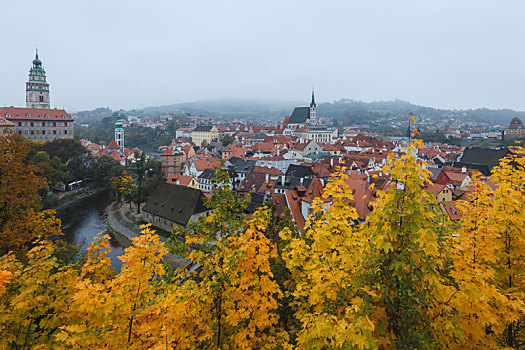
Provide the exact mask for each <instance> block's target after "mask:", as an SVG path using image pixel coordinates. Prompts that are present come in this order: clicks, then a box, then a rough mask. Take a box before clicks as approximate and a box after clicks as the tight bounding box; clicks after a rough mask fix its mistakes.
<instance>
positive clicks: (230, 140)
mask: <svg viewBox="0 0 525 350" xmlns="http://www.w3.org/2000/svg"><path fill="white" fill-rule="evenodd" d="M234 142H235V137H233V136H231V135H229V134H226V135H224V137H223V138H222V147H226V146H228V145H229V144H232V143H234Z"/></svg>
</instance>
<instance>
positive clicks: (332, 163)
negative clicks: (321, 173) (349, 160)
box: [330, 158, 334, 166]
mask: <svg viewBox="0 0 525 350" xmlns="http://www.w3.org/2000/svg"><path fill="white" fill-rule="evenodd" d="M330 166H334V158H330Z"/></svg>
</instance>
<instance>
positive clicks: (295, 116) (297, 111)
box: [288, 107, 310, 124]
mask: <svg viewBox="0 0 525 350" xmlns="http://www.w3.org/2000/svg"><path fill="white" fill-rule="evenodd" d="M308 119H310V107H295V108H294V110H293V112H292V115H291V116H290V120H289V121H288V124H305V123H306V122H307V121H308Z"/></svg>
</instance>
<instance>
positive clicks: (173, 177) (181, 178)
mask: <svg viewBox="0 0 525 350" xmlns="http://www.w3.org/2000/svg"><path fill="white" fill-rule="evenodd" d="M192 179H193V176H186V175H177V174H170V176H169V177H168V179H167V180H166V182H167V183H170V184H177V185H181V186H188V184H189V183H190V182H191V180H192ZM177 181H178V182H177Z"/></svg>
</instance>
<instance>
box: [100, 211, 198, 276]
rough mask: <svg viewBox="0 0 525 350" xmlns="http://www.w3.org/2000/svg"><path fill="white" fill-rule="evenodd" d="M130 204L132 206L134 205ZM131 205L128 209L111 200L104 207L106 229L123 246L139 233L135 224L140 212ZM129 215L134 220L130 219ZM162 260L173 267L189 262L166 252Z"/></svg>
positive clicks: (185, 264)
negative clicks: (105, 207) (106, 206)
mask: <svg viewBox="0 0 525 350" xmlns="http://www.w3.org/2000/svg"><path fill="white" fill-rule="evenodd" d="M132 206H133V207H134V205H132ZM133 207H132V209H131V210H130V209H129V204H126V203H122V204H120V203H118V202H113V203H111V204H110V205H109V206H108V208H107V209H106V224H107V226H108V230H110V231H111V232H112V233H113V236H114V237H115V239H116V240H117V241H118V242H119V243H120V245H122V246H123V247H124V248H127V247H129V246H130V245H131V239H132V238H133V237H137V236H138V235H140V227H139V224H137V221H138V217H139V216H140V214H137V211H136V207H135V212H133ZM130 217H131V218H133V219H135V220H131V219H130ZM159 237H160V239H161V241H163V242H166V238H165V237H162V236H159ZM164 262H165V263H166V264H168V265H170V266H171V267H172V268H173V269H177V268H180V267H184V266H187V265H188V264H189V262H188V261H185V260H184V259H182V257H180V256H177V255H174V254H166V256H164Z"/></svg>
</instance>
